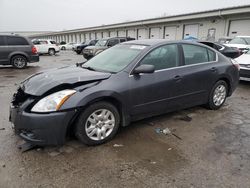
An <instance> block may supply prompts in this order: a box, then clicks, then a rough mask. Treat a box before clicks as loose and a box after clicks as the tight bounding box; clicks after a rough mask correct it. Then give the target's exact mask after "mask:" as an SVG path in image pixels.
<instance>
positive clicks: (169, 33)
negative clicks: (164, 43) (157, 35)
mask: <svg viewBox="0 0 250 188" xmlns="http://www.w3.org/2000/svg"><path fill="white" fill-rule="evenodd" d="M176 31H177V29H176V27H175V26H173V27H172V26H171V27H165V28H164V39H167V40H176Z"/></svg>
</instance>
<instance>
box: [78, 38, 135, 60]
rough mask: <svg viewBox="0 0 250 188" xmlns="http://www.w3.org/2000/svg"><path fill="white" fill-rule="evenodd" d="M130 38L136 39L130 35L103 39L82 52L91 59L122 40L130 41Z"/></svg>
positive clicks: (86, 57)
mask: <svg viewBox="0 0 250 188" xmlns="http://www.w3.org/2000/svg"><path fill="white" fill-rule="evenodd" d="M130 40H135V39H134V38H130V37H113V38H105V39H101V40H99V41H98V42H97V43H96V44H95V46H88V47H86V48H85V49H84V50H83V52H82V53H83V57H84V58H85V59H90V58H92V57H94V56H95V55H97V54H99V53H101V52H102V51H104V50H106V49H108V48H110V47H112V46H115V45H117V44H119V43H122V42H126V41H130Z"/></svg>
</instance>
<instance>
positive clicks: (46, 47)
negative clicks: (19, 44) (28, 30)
mask: <svg viewBox="0 0 250 188" xmlns="http://www.w3.org/2000/svg"><path fill="white" fill-rule="evenodd" d="M32 42H33V44H34V45H35V47H36V48H37V52H38V54H49V55H55V54H56V53H58V52H60V48H59V45H58V44H57V43H56V41H53V40H47V39H45V40H44V39H35V40H32Z"/></svg>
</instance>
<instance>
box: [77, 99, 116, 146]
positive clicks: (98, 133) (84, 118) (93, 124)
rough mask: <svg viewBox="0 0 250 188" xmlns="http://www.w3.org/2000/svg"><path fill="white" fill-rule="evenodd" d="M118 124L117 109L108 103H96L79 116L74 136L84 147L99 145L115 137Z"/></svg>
mask: <svg viewBox="0 0 250 188" xmlns="http://www.w3.org/2000/svg"><path fill="white" fill-rule="evenodd" d="M119 124H120V115H119V112H118V110H117V108H116V107H115V106H114V105H112V104H110V103H108V102H97V103H94V104H92V105H90V106H89V107H88V108H87V109H86V110H84V111H83V112H82V114H80V116H79V118H78V121H77V123H76V130H75V134H76V137H77V138H78V139H79V140H80V141H81V142H82V143H84V144H86V145H99V144H102V143H105V142H107V141H108V140H110V139H112V138H113V137H114V136H115V134H116V133H117V131H118V128H119Z"/></svg>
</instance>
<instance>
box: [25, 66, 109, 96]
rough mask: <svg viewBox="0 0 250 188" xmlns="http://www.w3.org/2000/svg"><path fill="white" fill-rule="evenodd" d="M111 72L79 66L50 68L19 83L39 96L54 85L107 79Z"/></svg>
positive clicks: (27, 91)
mask: <svg viewBox="0 0 250 188" xmlns="http://www.w3.org/2000/svg"><path fill="white" fill-rule="evenodd" d="M110 76H111V73H103V72H96V71H90V70H87V69H84V68H81V67H76V66H70V67H62V68H57V69H52V70H50V71H46V72H41V73H37V74H35V75H32V76H30V77H29V78H27V79H26V80H24V81H23V82H22V83H21V87H22V89H23V90H24V92H25V93H27V94H30V95H34V96H41V95H43V94H44V93H45V92H47V91H49V90H50V89H53V88H54V87H57V86H60V85H64V84H76V83H83V84H84V82H86V83H89V82H91V81H93V82H94V81H99V80H104V79H108V78H109V77H110Z"/></svg>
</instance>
